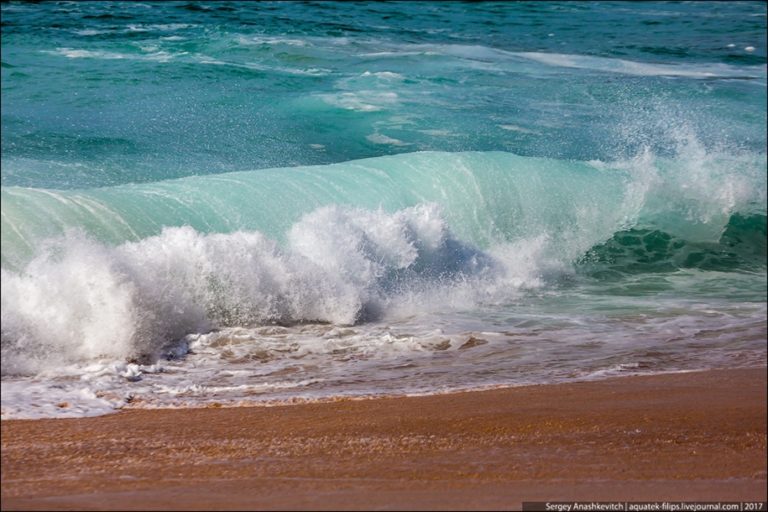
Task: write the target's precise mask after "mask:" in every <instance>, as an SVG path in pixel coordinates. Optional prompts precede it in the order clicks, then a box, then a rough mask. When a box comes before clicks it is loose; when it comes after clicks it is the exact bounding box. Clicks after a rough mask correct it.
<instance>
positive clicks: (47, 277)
mask: <svg viewBox="0 0 768 512" xmlns="http://www.w3.org/2000/svg"><path fill="white" fill-rule="evenodd" d="M288 242H289V243H288V247H287V248H286V249H281V248H280V247H279V246H278V245H277V244H276V243H275V242H273V241H271V240H268V239H267V238H266V237H264V236H263V235H261V234H260V233H257V232H237V233H232V234H210V235H204V234H200V233H198V232H196V231H194V230H193V229H191V228H167V229H165V230H164V231H163V233H162V234H161V235H159V236H155V237H150V238H147V239H144V240H141V241H139V242H132V243H126V244H123V245H121V246H118V247H114V248H112V247H108V246H105V245H103V244H100V243H97V242H95V241H93V240H91V239H89V238H87V237H84V236H83V235H80V234H77V233H70V234H69V235H68V236H67V237H65V238H63V239H60V240H57V241H55V242H52V243H51V245H50V248H49V250H47V251H45V252H44V253H43V254H41V255H40V256H38V257H37V258H36V259H35V260H34V261H32V262H31V263H30V264H29V265H28V266H27V268H26V269H25V270H24V271H23V272H20V273H15V272H11V271H8V270H6V269H3V270H2V273H3V274H2V282H3V294H2V335H3V372H4V374H17V373H22V374H28V373H35V372H39V371H41V370H43V369H45V368H48V367H50V366H51V365H54V366H58V365H60V364H62V363H67V362H76V361H82V360H91V359H95V358H109V359H120V358H130V357H138V358H143V357H150V358H153V357H156V356H157V354H158V353H159V352H161V351H162V350H164V347H165V344H166V343H168V342H169V341H172V340H177V339H179V338H181V337H182V336H184V335H185V334H187V333H190V332H206V331H208V330H210V329H212V328H215V327H223V326H228V325H252V324H263V323H270V322H281V323H285V322H287V323H293V322H303V321H322V322H331V323H334V324H342V325H343V324H354V323H355V322H356V321H358V320H359V319H360V318H370V317H378V316H381V315H382V314H384V313H385V312H387V311H392V310H394V303H396V302H402V303H404V304H408V305H409V306H408V307H411V306H412V305H413V304H414V300H415V301H416V302H418V300H419V299H418V296H419V294H423V293H432V292H431V290H433V289H435V290H439V292H438V295H443V296H444V298H447V297H449V296H450V295H451V293H449V292H448V290H451V289H453V290H454V292H455V293H456V295H455V297H454V298H453V299H450V300H452V301H455V300H456V298H457V297H463V298H462V299H461V300H462V301H463V300H470V301H471V300H473V294H475V293H476V292H477V291H483V293H486V292H487V289H485V288H484V287H475V286H474V285H472V282H473V281H475V280H478V279H480V280H482V279H484V277H485V276H486V274H488V273H489V272H490V273H492V275H493V276H494V278H493V279H491V281H493V282H494V285H493V286H494V287H503V286H512V287H519V286H526V285H536V284H537V283H536V281H535V279H534V280H530V279H529V278H528V277H526V276H529V275H534V276H535V275H536V274H537V272H538V270H539V262H537V261H534V260H531V259H528V260H525V258H524V259H523V260H520V259H519V255H520V254H525V251H514V252H516V254H518V257H517V258H518V259H516V260H515V262H516V263H515V265H514V266H513V267H514V268H510V276H509V278H508V279H501V280H499V279H498V278H499V277H503V274H501V273H500V272H501V268H502V267H501V265H500V263H498V262H495V261H494V259H493V257H491V256H490V255H488V254H485V253H483V252H480V251H478V250H476V249H473V248H471V247H469V246H465V245H464V244H462V243H460V242H458V241H457V240H455V239H454V238H453V237H452V235H451V234H450V232H449V231H448V229H447V226H446V224H445V221H444V219H443V218H442V216H441V215H440V213H439V211H438V210H437V209H436V207H434V206H429V205H425V206H419V207H415V208H410V209H406V210H402V211H400V212H397V213H395V214H386V213H383V212H370V211H365V210H349V209H342V208H338V207H324V208H320V209H318V210H316V211H315V212H313V213H312V214H309V215H307V216H305V217H304V218H303V219H302V220H301V221H300V222H298V223H297V224H295V225H294V226H293V228H292V229H291V230H290V232H289V233H288ZM527 245H528V246H529V249H528V250H529V251H530V250H535V246H534V245H531V244H527ZM531 248H534V249H531ZM534 259H535V258H534ZM531 265H533V267H531ZM531 273H532V274H531ZM497 281H498V282H497ZM475 298H476V297H475ZM449 302H450V301H449ZM435 304H438V305H442V306H441V307H444V306H445V305H446V301H445V300H443V301H439V300H438V301H436V302H435Z"/></svg>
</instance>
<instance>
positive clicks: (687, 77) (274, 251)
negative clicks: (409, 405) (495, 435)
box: [0, 2, 766, 418]
mask: <svg viewBox="0 0 768 512" xmlns="http://www.w3.org/2000/svg"><path fill="white" fill-rule="evenodd" d="M1 9H2V219H1V220H0V222H1V223H2V417H3V418H38V417H67V416H83V415H93V414H103V413H106V412H111V411H115V410H118V409H121V408H132V407H189V406H202V405H211V404H218V405H224V406H227V405H253V404H271V403H285V402H295V401H306V400H334V399H338V398H340V397H367V396H379V395H408V394H430V393H442V392H447V391H455V390H463V389H479V388H486V387H494V386H513V385H521V384H537V383H538V384H541V383H553V382H564V381H573V380H583V379H594V378H603V377H607V376H614V375H629V374H637V373H661V372H671V371H691V370H698V369H705V368H721V367H727V368H737V367H746V366H755V365H758V366H762V365H765V359H766V4H765V3H764V2H722V3H716V2H701V3H696V2H688V3H656V2H638V3H629V2H616V3H612V2H597V3H586V2H562V3H559V2H531V3H525V2H523V3H506V2H499V3H494V2H483V3H461V2H445V3H441V2H423V3H421V2H405V3H379V2H368V3H366V2H363V3H347V2H343V3H333V2H284V3H281V2H277V3H272V2H259V3H251V2H242V3H238V2H125V3H120V2H82V3H80V2H46V3H39V4H29V3H15V2H10V3H3V4H2V6H1Z"/></svg>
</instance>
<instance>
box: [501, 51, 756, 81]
mask: <svg viewBox="0 0 768 512" xmlns="http://www.w3.org/2000/svg"><path fill="white" fill-rule="evenodd" d="M510 54H511V55H515V56H518V57H523V58H525V59H530V60H533V61H536V62H540V63H542V64H547V65H549V66H558V67H566V68H579V69H590V70H595V71H604V72H609V73H620V74H625V75H640V76H676V77H685V78H702V79H705V78H733V77H738V78H741V77H748V78H759V77H761V76H765V70H764V68H760V67H759V66H752V67H735V66H730V65H728V64H721V63H702V64H696V65H688V64H657V63H649V62H637V61H631V60H624V59H611V58H606V57H593V56H588V55H573V54H562V53H544V52H514V53H512V52H510Z"/></svg>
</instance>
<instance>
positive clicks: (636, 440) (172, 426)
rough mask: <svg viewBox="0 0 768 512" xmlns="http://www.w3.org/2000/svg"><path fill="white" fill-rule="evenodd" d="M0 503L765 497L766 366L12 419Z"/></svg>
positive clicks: (161, 505) (353, 505) (243, 505)
mask: <svg viewBox="0 0 768 512" xmlns="http://www.w3.org/2000/svg"><path fill="white" fill-rule="evenodd" d="M2 470H3V471H2V509H3V510H24V509H57V510H67V509H68V510H94V509H118V510H157V509H177V510H178V509H199V510H224V509H386V510H389V509H454V510H464V509H494V510H495V509H518V508H519V507H520V504H521V502H522V501H543V500H576V499H578V500H629V501H632V500H762V501H765V499H766V370H765V368H758V369H749V370H721V371H705V372H695V373H681V374H667V375H656V376H638V377H625V378H619V379H610V380H603V381H595V382H582V383H569V384H562V385H551V386H530V387H520V388H511V389H497V390H490V391H476V392H465V393H455V394H448V395H438V396H427V397H404V398H379V399H367V400H342V401H336V402H331V403H314V404H301V405H289V406H275V407H248V408H207V409H186V410H125V411H122V412H120V413H117V414H113V415H108V416H101V417H95V418H84V419H60V420H37V421H21V420H9V421H3V422H2Z"/></svg>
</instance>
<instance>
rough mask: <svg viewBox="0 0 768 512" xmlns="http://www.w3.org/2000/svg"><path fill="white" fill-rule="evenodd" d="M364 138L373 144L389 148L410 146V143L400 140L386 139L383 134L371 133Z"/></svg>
mask: <svg viewBox="0 0 768 512" xmlns="http://www.w3.org/2000/svg"><path fill="white" fill-rule="evenodd" d="M365 138H366V139H367V140H369V141H371V142H373V143H374V144H388V145H390V146H410V145H411V144H410V143H408V142H403V141H401V140H400V139H395V138H392V137H388V136H387V135H384V134H383V133H372V134H370V135H367V136H366V137H365Z"/></svg>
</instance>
